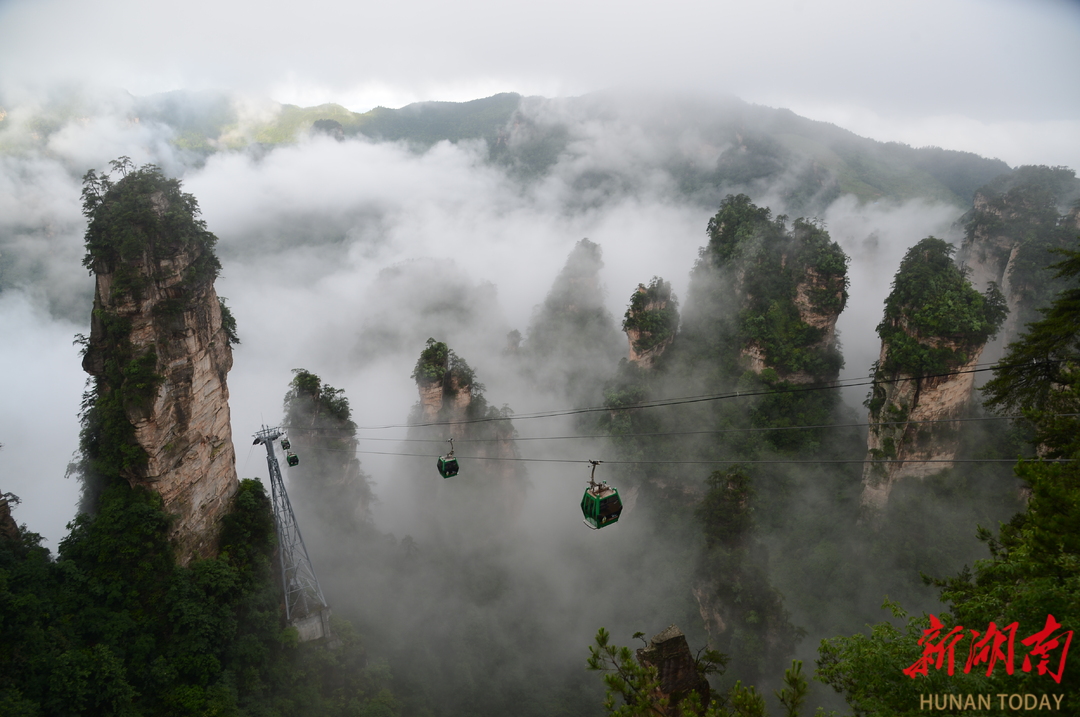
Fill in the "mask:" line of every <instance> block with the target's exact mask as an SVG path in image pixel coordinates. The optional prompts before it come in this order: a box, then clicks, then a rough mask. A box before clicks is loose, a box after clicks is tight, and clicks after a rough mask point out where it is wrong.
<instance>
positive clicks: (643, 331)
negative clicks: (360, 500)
mask: <svg viewBox="0 0 1080 717" xmlns="http://www.w3.org/2000/svg"><path fill="white" fill-rule="evenodd" d="M678 328H679V309H678V300H677V299H676V298H675V295H674V294H672V293H671V284H669V283H667V282H666V281H664V280H663V279H661V278H659V277H653V279H652V281H651V282H649V285H648V286H645V285H644V284H638V288H637V291H636V292H634V295H633V296H632V297H630V307H629V308H628V309H627V310H626V316H625V317H624V318H623V331H625V332H626V338H627V340H628V341H629V342H630V356H629V361H630V363H632V364H634V365H636V366H639V367H640V368H645V369H647V368H652V365H653V362H654V361H656V359H657V358H659V357H660V356H661V355H662V354H663V353H664V350H665V349H666V348H667V347H668V346H670V345H671V342H672V341H674V340H675V332H676V331H677V330H678Z"/></svg>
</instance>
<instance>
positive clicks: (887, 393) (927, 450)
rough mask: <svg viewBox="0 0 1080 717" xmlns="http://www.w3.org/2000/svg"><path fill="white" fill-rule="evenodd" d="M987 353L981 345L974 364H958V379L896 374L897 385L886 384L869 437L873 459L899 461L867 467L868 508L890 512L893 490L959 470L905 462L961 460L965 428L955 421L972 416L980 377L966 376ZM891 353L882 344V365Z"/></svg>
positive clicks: (972, 356)
mask: <svg viewBox="0 0 1080 717" xmlns="http://www.w3.org/2000/svg"><path fill="white" fill-rule="evenodd" d="M951 348H956V347H955V345H953V346H952V347H951ZM982 349H983V347H982V346H979V347H977V348H976V349H974V350H972V351H971V352H970V353H969V354H968V355H969V356H970V358H969V360H968V362H967V363H965V364H962V365H960V366H958V367H957V368H956V369H955V370H956V371H957V374H956V375H954V376H944V377H939V378H927V379H919V378H912V377H911V376H908V375H905V374H904V373H902V372H898V373H895V374H893V375H892V378H893V379H894V381H895V382H890V383H887V384H882V386H881V390H882V391H883V392H884V395H883V401H884V402H883V404H882V408H881V409H880V410H879V411H877V412H876V413H871V414H870V423H871V425H872V426H873V427H872V428H871V430H870V433H869V436H868V437H867V442H866V448H867V455H868V457H869V458H870V459H892V460H895V461H898V462H897V463H890V464H887V465H874V464H867V465H866V466H865V467H864V468H863V494H862V504H863V505H864V506H865V507H866V508H869V509H871V510H881V509H882V508H884V507H885V505H886V503H888V500H889V491H890V490H891V489H892V487H893V486H894V485H895V484H896V483H897V482H898V481H900V480H904V479H910V478H925V477H927V476H929V475H933V474H934V473H938V472H939V471H943V470H945V469H947V468H952V467H953V464H952V463H949V462H945V463H925V462H923V463H905V462H902V461H927V460H933V461H951V460H953V459H954V458H956V454H957V450H958V448H959V436H960V428H959V427H960V425H961V424H960V423H957V422H951V421H950V419H957V418H964V417H966V416H967V415H968V412H969V410H970V408H971V403H972V394H973V389H974V386H975V374H973V373H964V372H965V371H970V370H971V369H973V368H975V365H976V364H977V363H978V362H979V357H980V356H981V355H982ZM887 353H888V347H887V346H882V349H881V359H880V362H881V363H884V361H885V357H886V355H887ZM875 424H876V425H875Z"/></svg>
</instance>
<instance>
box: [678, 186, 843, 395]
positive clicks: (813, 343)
mask: <svg viewBox="0 0 1080 717" xmlns="http://www.w3.org/2000/svg"><path fill="white" fill-rule="evenodd" d="M706 231H707V233H708V235H709V243H708V245H706V246H705V247H702V249H701V251H700V255H699V259H698V262H697V264H696V265H695V267H694V271H693V274H692V276H693V277H694V279H695V281H694V284H693V286H692V291H693V292H694V301H695V304H697V305H698V306H696V307H695V309H696V312H701V313H702V315H703V316H712V317H715V316H722V315H724V314H725V313H730V312H728V311H726V309H725V307H726V306H727V305H731V304H735V305H738V306H740V307H741V308H740V310H739V313H738V315H737V317H736V319H735V322H734V324H733V325H731V324H729V328H727V329H726V330H724V327H723V324H720V325H716V324H715V320H712V321H709V320H708V319H706V321H705V322H704V323H703V325H700V326H699V323H700V322H698V321H697V320H695V319H693V318H692V317H693V316H694V314H690V316H689V317H688V318H690V320H689V321H688V322H687V328H688V331H689V333H690V335H691V336H695V335H696V336H698V337H700V338H699V340H700V339H705V340H706V343H707V344H709V345H717V346H724V345H728V346H730V345H732V344H735V343H737V346H738V347H740V348H743V349H745V348H749V347H751V346H754V347H757V348H758V349H760V351H761V352H762V353H763V355H764V358H765V365H766V366H768V367H770V368H773V369H775V371H776V372H778V373H779V374H781V375H783V374H793V373H806V374H809V375H811V376H815V377H821V378H831V377H833V376H835V374H836V373H837V372H838V371H839V370H840V367H841V366H842V365H843V358H842V356H841V355H840V352H839V351H838V350H837V348H836V347H835V346H823V345H822V340H823V339H824V338H825V329H823V328H818V327H815V326H812V325H810V324H808V323H807V322H806V321H805V320H804V318H805V317H804V316H803V315H802V314H801V313H800V307H799V305H798V302H797V295H798V290H799V287H800V286H802V287H803V289H804V291H805V292H806V297H807V301H808V303H809V306H808V307H805V309H804V310H809V311H810V312H812V313H814V314H817V315H820V316H824V317H827V316H830V315H833V316H835V315H837V314H839V313H840V311H842V310H843V308H844V305H845V303H846V302H847V283H848V280H847V256H846V255H845V254H844V252H843V250H842V249H841V248H840V246H839V245H838V244H836V242H834V241H832V240H831V239H830V237H829V233H828V232H827V231H826V230H825V228H824V226H823V225H822V224H821V223H820V222H816V221H814V220H805V219H796V220H795V222H794V223H793V225H792V227H791V228H790V229H788V226H787V217H785V216H779V217H777V218H776V219H775V220H774V219H773V218H772V212H771V210H769V208H768V207H758V206H756V205H755V204H753V203H752V202H751V201H750V198H749V197H747V196H746V195H745V194H740V195H738V196H731V195H729V196H728V197H727V198H726V199H725V200H724V201H723V203H722V204H721V205H720V210H719V211H718V212H717V213H716V215H715V216H713V217H712V218H711V219H710V220H709V225H708V228H707V230H706ZM688 313H689V312H688ZM717 328H719V329H720V334H719V335H716V336H713V337H711V338H709V337H708V336H707V334H715V333H716V330H717ZM727 353H729V354H730V353H731V352H730V349H728V350H727ZM737 360H738V357H737V355H730V356H729V358H728V361H729V362H735V361H737Z"/></svg>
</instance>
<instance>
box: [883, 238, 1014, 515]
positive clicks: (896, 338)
mask: <svg viewBox="0 0 1080 717" xmlns="http://www.w3.org/2000/svg"><path fill="white" fill-rule="evenodd" d="M954 252H955V249H954V248H953V247H952V246H951V245H949V244H948V243H946V242H944V241H942V240H940V239H936V238H934V237H927V238H926V239H923V240H922V241H920V242H919V243H918V244H916V245H915V246H914V247H912V248H911V249H909V250H908V252H907V254H905V256H904V259H903V261H902V262H901V264H900V268H899V270H898V271H897V273H896V278H895V279H894V281H893V290H892V292H891V293H890V294H889V296H888V298H887V299H886V300H885V316H884V318H883V319H882V321H881V323H880V324H878V327H877V331H878V335H879V336H881V340H882V342H881V355H880V357H879V359H878V362H877V364H876V366H875V369H874V385H873V388H872V390H871V395H870V399H869V400H868V402H867V406H868V408H869V409H870V415H869V418H868V421H869V423H870V432H869V437H868V439H867V461H868V462H867V463H866V464H865V465H864V468H863V494H862V506H863V509H864V511H867V512H868V513H873V512H876V511H880V510H881V509H883V508H884V507H885V505H886V503H887V502H888V498H889V493H890V491H891V490H892V488H893V486H894V485H895V484H896V483H897V481H900V480H903V479H906V478H924V477H926V476H928V475H931V474H934V473H938V472H940V471H942V470H945V469H947V468H951V467H952V463H951V462H950V461H952V460H954V459H955V458H956V456H957V452H958V450H959V445H960V441H959V437H960V435H959V431H960V429H959V426H960V424H959V423H957V422H955V421H953V420H950V419H959V418H963V417H965V414H967V413H968V410H969V407H970V405H971V400H972V393H973V389H974V385H975V380H974V374H973V373H970V371H971V370H972V369H973V368H974V367H975V365H976V364H977V363H978V361H979V358H980V356H981V355H982V352H983V348H984V347H985V345H986V342H987V340H988V339H990V338H992V337H993V336H994V334H995V333H996V332H997V331H998V329H999V328H1000V326H1001V323H1002V321H1003V320H1004V318H1005V311H1006V309H1005V307H1004V299H1003V298H1002V297H1001V294H1000V293H999V292H997V291H996V290H993V289H991V290H990V291H988V292H987V293H985V294H980V293H979V292H978V291H976V290H975V289H974V288H973V287H972V286H971V284H970V282H968V281H967V279H966V277H965V274H964V272H963V271H962V270H961V269H960V268H959V267H958V266H957V265H956V264H955V263H954V262H953V260H952V256H953V253H954Z"/></svg>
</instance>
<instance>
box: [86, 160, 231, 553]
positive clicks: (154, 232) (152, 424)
mask: <svg viewBox="0 0 1080 717" xmlns="http://www.w3.org/2000/svg"><path fill="white" fill-rule="evenodd" d="M98 190H99V192H98V194H97V196H96V197H91V200H95V199H96V201H97V205H96V207H95V208H94V209H93V210H90V211H88V214H89V216H90V218H91V222H90V227H89V228H88V230H87V249H88V252H87V259H86V263H87V265H88V266H89V267H90V268H91V270H92V271H93V272H94V274H95V275H96V287H95V293H94V310H93V315H92V321H91V333H90V337H89V341H88V343H87V349H86V353H85V356H84V359H83V368H84V369H85V370H86V371H87V373H89V374H90V375H91V376H93V377H94V378H95V383H96V393H97V397H98V408H97V410H99V416H100V420H102V421H103V422H104V423H107V424H109V425H110V426H111V427H110V428H109V429H108V430H114V431H118V432H121V433H126V434H127V436H128V438H127V445H126V447H125V449H124V450H125V453H124V456H123V458H122V459H120V460H118V461H115V462H109V461H105V462H104V463H105V464H107V465H108V467H107V468H105V469H104V470H103V472H104V473H106V474H108V473H110V472H111V470H115V471H116V473H117V474H118V477H120V478H123V479H126V480H127V481H128V482H129V483H130V484H131V485H132V486H145V487H147V488H150V489H151V490H154V491H156V492H157V493H159V494H160V495H161V497H162V499H163V500H164V508H165V510H166V511H167V512H169V513H172V514H174V515H175V516H176V520H175V522H174V523H173V526H172V533H171V538H172V540H173V541H174V543H175V544H176V546H177V554H178V558H179V560H180V562H182V563H187V562H188V561H189V560H191V559H192V558H193V557H197V556H198V557H205V556H210V555H212V554H213V553H214V551H215V545H216V540H217V534H218V528H219V520H220V518H221V517H222V516H223V515H224V514H225V513H226V512H227V510H228V508H229V502H230V499H231V498H232V496H233V494H234V493H235V492H236V489H237V487H238V483H237V478H236V465H235V463H236V461H235V456H234V452H233V444H232V431H231V428H230V423H229V404H228V399H229V390H228V386H227V384H226V375H227V374H228V372H229V369H230V368H232V349H231V346H230V344H231V342H232V328H231V325H230V324H231V317H230V316H229V315H228V314H227V313H223V312H225V311H226V310H225V309H224V305H223V304H222V303H221V302H220V301H219V299H218V297H217V294H216V293H215V291H214V278H215V277H216V275H217V271H218V267H219V264H218V263H217V259H216V257H215V256H214V254H213V240H214V237H213V235H212V234H210V233H209V232H206V231H205V227H204V225H203V224H202V222H200V221H198V220H197V219H195V217H196V216H197V212H198V207H197V204H195V201H194V199H193V198H192V197H191V196H190V195H185V194H181V193H180V192H179V183H178V182H175V181H174V180H167V179H165V178H164V177H162V176H161V175H160V173H158V172H157V171H156V170H154V169H146V168H144V169H141V170H138V171H135V172H130V173H128V174H126V176H125V177H124V178H123V179H121V180H120V181H119V182H117V183H116V185H111V184H105V185H103V186H99V187H98ZM118 217H122V218H118ZM110 397H111V398H110ZM117 404H118V405H117ZM114 408H115V409H116V410H114ZM124 421H127V422H128V424H130V426H131V427H132V428H133V429H134V430H133V432H128V431H127V429H126V428H124V426H123V425H122V424H123V422H124ZM97 465H98V466H99V468H100V466H101V465H103V462H102V461H101V460H99V461H98V462H97ZM105 479H108V475H106V476H105Z"/></svg>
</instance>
